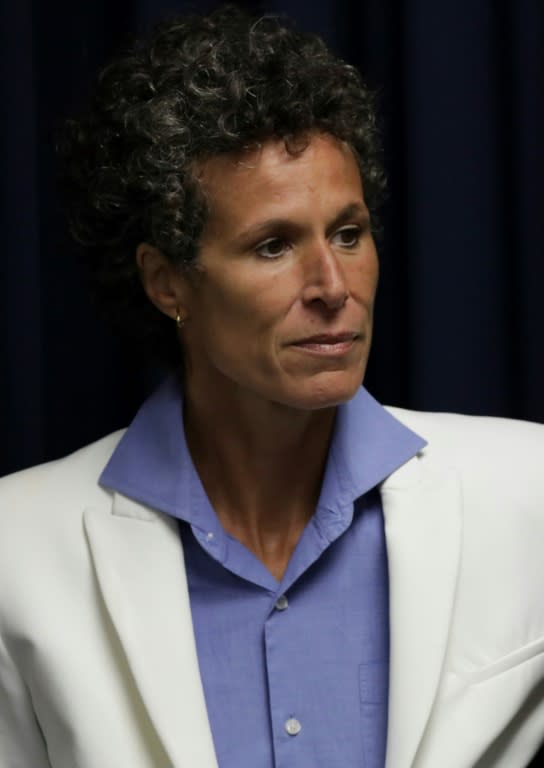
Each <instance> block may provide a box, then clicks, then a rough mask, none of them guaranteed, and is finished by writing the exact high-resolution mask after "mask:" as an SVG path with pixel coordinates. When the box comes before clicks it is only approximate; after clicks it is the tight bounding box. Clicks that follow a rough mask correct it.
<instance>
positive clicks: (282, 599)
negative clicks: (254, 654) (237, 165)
mask: <svg viewBox="0 0 544 768" xmlns="http://www.w3.org/2000/svg"><path fill="white" fill-rule="evenodd" d="M288 605H289V600H288V599H287V598H286V596H285V595H280V596H279V597H278V599H277V600H276V609H277V610H278V611H284V610H285V609H286V608H287V606H288ZM287 722H289V721H287ZM297 733H298V731H297Z"/></svg>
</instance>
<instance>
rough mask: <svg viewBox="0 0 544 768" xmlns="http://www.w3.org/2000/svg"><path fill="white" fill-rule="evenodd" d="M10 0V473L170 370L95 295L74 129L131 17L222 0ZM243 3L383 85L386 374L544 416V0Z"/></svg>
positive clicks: (437, 402) (97, 425) (371, 383)
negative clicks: (74, 116) (73, 210)
mask: <svg viewBox="0 0 544 768" xmlns="http://www.w3.org/2000/svg"><path fill="white" fill-rule="evenodd" d="M0 2H2V3H3V5H2V6H0V7H1V11H0V14H1V15H0V74H1V78H0V89H1V90H0V97H1V98H0V103H1V105H2V118H1V120H0V158H1V165H0V171H1V173H0V186H1V214H0V215H1V228H0V238H1V239H0V242H1V245H2V250H1V258H0V327H1V333H0V361H1V363H0V365H1V368H0V429H1V438H2V439H1V441H0V451H1V453H0V474H4V473H7V472H10V471H13V470H15V469H18V468H21V467H24V466H28V465H30V464H34V463H37V462H41V461H44V460H47V459H51V458H56V457H58V456H61V455H62V454H65V453H67V452H69V451H71V450H74V449H75V448H77V447H79V446H81V445H83V444H84V443H87V442H89V441H91V440H94V439H95V438H98V437H99V436H101V435H103V434H105V433H107V432H109V431H112V430H113V429H116V428H118V427H120V426H123V425H125V424H126V423H127V422H128V421H129V420H130V418H131V416H132V414H133V413H134V411H135V409H136V408H137V406H138V404H139V403H140V402H141V400H142V399H143V397H144V396H145V394H146V393H147V392H148V390H149V388H150V386H151V385H152V383H153V382H154V380H155V379H156V374H155V372H150V371H142V370H141V369H140V368H139V367H138V365H137V364H136V361H135V360H134V359H132V358H130V357H129V355H128V353H127V352H126V351H125V350H124V349H123V347H122V345H121V343H120V342H119V341H118V340H117V339H116V338H114V337H112V334H111V333H110V332H109V330H108V328H107V327H106V326H105V325H104V324H103V323H102V321H101V320H100V318H99V317H98V316H97V313H96V312H95V310H94V308H93V307H92V305H91V302H90V300H89V298H88V296H87V291H86V287H85V283H84V279H83V277H82V274H81V271H80V268H79V265H78V261H77V258H76V251H75V249H74V247H73V246H72V244H71V242H70V240H69V236H68V234H67V231H66V225H65V222H64V219H63V216H62V212H61V210H60V207H59V202H58V198H57V194H56V190H55V165H56V162H55V151H54V144H55V132H56V131H57V130H58V127H59V125H60V124H61V122H62V120H63V119H64V118H65V117H66V116H67V115H69V114H70V113H72V112H73V111H74V110H75V109H77V108H78V107H79V106H80V105H81V104H82V103H85V101H86V100H87V98H88V94H89V91H90V88H91V84H92V81H93V79H94V76H95V74H96V72H97V70H98V68H99V67H100V66H102V65H103V64H104V63H105V62H106V61H107V59H108V58H109V57H110V56H111V55H112V54H113V53H114V52H115V51H116V50H118V49H119V47H120V46H122V45H123V44H124V43H126V42H127V41H128V40H129V39H130V37H131V36H132V35H135V34H136V35H137V34H140V33H142V32H145V31H146V30H147V29H149V27H150V26H151V25H152V23H154V22H155V21H157V20H159V19H161V18H164V17H165V16H169V15H172V14H174V13H175V12H179V11H184V10H186V9H187V8H189V7H191V8H192V9H196V10H203V11H205V10H207V9H211V8H212V7H214V6H215V5H216V3H213V2H200V3H195V2H193V3H192V4H191V5H189V4H188V3H184V2H181V1H180V0H178V2H175V0H114V1H113V0H79V1H78V2H77V3H70V4H66V5H64V4H62V3H60V2H59V0H49V2H47V3H46V2H45V1H44V0H42V2H40V1H39V0H17V2H14V0H0ZM241 4H242V5H245V6H248V7H250V8H259V9H260V10H265V11H267V12H278V11H279V12H287V13H288V14H289V15H291V16H293V17H294V18H295V19H296V20H297V21H298V24H299V26H300V27H302V28H305V29H307V30H312V31H315V32H318V33H320V34H321V35H323V36H324V37H325V38H326V40H327V41H328V42H329V44H330V45H331V46H332V48H333V49H334V50H335V51H336V52H337V53H338V54H340V55H341V56H342V57H344V58H346V59H347V60H348V61H350V62H351V63H353V64H356V65H357V66H358V67H359V68H360V69H361V71H362V72H363V73H364V76H365V79H366V80H367V82H368V83H369V84H370V86H371V87H372V88H374V89H377V90H378V92H379V98H380V104H381V114H382V122H383V131H384V139H385V151H386V165H387V168H388V172H389V178H390V198H389V201H388V203H387V204H386V206H385V208H384V210H383V212H382V220H383V225H384V230H385V235H384V239H383V242H382V244H381V246H380V250H381V258H382V280H381V287H380V291H379V296H378V305H377V317H376V333H375V341H374V349H373V353H372V355H371V362H370V368H369V372H368V377H367V380H366V383H367V386H368V387H369V389H370V390H371V391H372V392H373V394H375V395H376V396H377V397H378V398H379V399H380V400H382V401H384V402H388V403H391V404H395V405H402V406H406V407H411V408H421V409H430V410H453V411H462V412H467V413H475V414H490V415H499V416H511V417H517V418H523V419H532V420H536V421H542V422H544V313H543V304H544V245H543V243H544V226H543V219H544V206H543V202H544V192H543V180H544V173H543V171H544V148H543V144H544V98H543V93H544V2H542V0H511V1H510V2H505V1H502V2H500V1H493V0H404V1H401V0H397V1H396V2H394V1H393V0H351V2H350V1H349V0H325V1H323V2H311V1H310V0H285V1H284V2H263V3H251V2H245V3H241ZM543 460H544V457H543ZM543 463H544V462H543Z"/></svg>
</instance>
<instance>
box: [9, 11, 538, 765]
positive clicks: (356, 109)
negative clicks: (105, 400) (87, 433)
mask: <svg viewBox="0 0 544 768" xmlns="http://www.w3.org/2000/svg"><path fill="white" fill-rule="evenodd" d="M64 155H65V163H66V169H67V173H66V180H67V200H68V201H69V205H70V209H71V221H72V228H73V231H74V234H75V235H76V237H77V238H78V240H79V241H80V242H81V243H82V245H83V246H84V249H85V252H86V253H87V256H88V263H89V267H90V269H91V273H92V274H93V276H94V279H95V283H96V286H97V291H98V293H99V295H100V296H101V297H102V300H103V302H104V305H105V307H106V308H107V309H108V311H109V313H110V315H111V317H112V320H113V321H114V323H116V325H117V327H118V328H120V327H123V329H124V331H125V332H128V333H129V334H131V335H132V337H133V339H136V340H137V341H138V342H139V343H141V344H146V345H147V347H148V348H149V349H150V350H152V351H153V352H154V353H159V354H160V355H161V356H162V357H163V359H164V360H168V361H169V363H170V365H171V367H172V370H173V372H174V374H173V376H172V377H171V378H170V379H168V380H167V381H166V382H165V383H164V384H163V386H162V387H161V388H160V389H159V390H158V391H157V392H156V393H155V394H154V395H153V396H152V397H151V398H150V399H149V400H148V401H147V402H146V403H145V404H144V405H143V407H142V409H141V410H140V412H139V413H138V415H137V416H136V418H135V420H134V422H133V423H132V425H131V426H130V427H129V429H128V430H127V431H126V432H124V433H116V434H114V435H110V436H108V437H106V438H104V439H103V440H101V441H99V442H98V443H96V444H94V445H92V446H88V447H87V448H84V449H82V450H81V451H79V452H78V453H76V454H74V455H73V456H70V457H68V458H66V459H64V460H62V461H60V462H55V463H53V464H50V465H45V466H43V467H38V468H35V469H33V470H30V471H28V472H25V473H22V474H19V475H17V476H13V477H11V478H7V479H5V480H4V481H3V482H2V485H1V486H0V510H1V516H0V641H1V645H0V654H1V655H0V686H1V690H2V698H1V700H0V701H1V703H0V736H1V738H0V757H1V760H0V762H1V764H2V766H4V765H5V766H6V767H7V768H15V766H22V765H24V766H32V767H33V768H45V766H51V767H52V768H68V767H70V768H73V766H76V765H77V766H78V768H91V767H92V768H98V766H99V767H100V768H109V766H111V767H112V768H113V766H115V767H116V768H117V767H118V766H130V768H140V767H141V768H144V766H145V767H146V768H149V767H150V766H176V767H178V766H179V767H180V768H185V767H186V768H212V767H215V766H220V768H231V767H235V768H245V767H246V766H247V767H249V766H251V768H254V767H255V766H259V767H261V766H262V767H263V768H272V766H283V765H286V766H290V765H293V766H297V768H306V766H308V767H309V766H312V768H314V767H316V766H318V767H321V766H323V768H325V767H326V768H332V767H333V766H339V767H340V766H341V767H342V768H349V766H360V765H365V766H367V768H368V766H376V767H377V766H384V765H385V764H386V765H387V768H406V766H412V765H413V766H415V767H416V768H431V767H433V768H434V767H435V766H437V765H440V766H446V767H447V766H451V767H452V768H453V767H454V766H455V768H460V767H461V766H467V767H468V766H474V765H478V766H481V768H483V767H484V766H499V765H505V766H506V765H508V766H509V768H515V766H522V765H525V764H526V763H527V761H528V760H529V759H530V757H531V755H532V754H533V753H534V752H535V750H536V748H537V746H538V743H539V739H540V736H541V733H542V727H543V724H544V706H543V703H542V690H543V688H542V686H543V682H542V681H543V677H544V662H543V654H542V651H543V650H544V615H543V611H542V608H541V599H540V595H541V591H540V590H541V585H542V580H543V577H544V566H543V565H542V558H541V557H540V551H539V550H540V547H539V545H538V543H537V542H538V538H539V537H538V534H542V532H543V528H544V521H543V519H542V507H543V503H542V502H543V496H544V493H543V489H542V482H541V479H540V474H541V473H540V471H539V468H540V466H541V460H542V456H543V455H544V435H543V431H542V428H540V427H537V426H534V425H526V424H525V425H523V424H514V423H508V422H500V421H498V420H486V421H483V420H479V419H470V418H464V417H453V416H447V415H424V414H419V415H418V414H410V413H408V412H397V413H396V415H393V414H392V413H390V412H388V411H386V410H385V409H384V408H382V407H381V406H380V405H378V404H377V403H376V402H375V401H374V400H373V399H372V398H371V397H370V395H368V393H366V392H365V390H363V389H362V388H361V387H360V384H361V381H362V379H363V376H364V371H365V367H366V362H367V358H368V352H369V347H370V339H371V334H372V309H373V302H374V294H375V289H376V282H377V275H378V264H377V257H376V249H375V245H374V241H373V236H372V226H371V220H370V213H369V211H370V210H373V209H374V208H375V206H376V204H377V203H378V201H379V198H380V195H381V193H382V191H383V174H382V171H381V168H380V165H379V162H378V157H379V150H378V147H377V142H376V135H375V121H374V115H373V112H372V101H371V98H370V96H369V94H368V92H367V91H366V89H365V88H364V86H362V84H361V82H360V80H359V77H358V76H357V74H356V73H355V71H354V70H353V69H352V68H351V67H349V66H347V65H346V64H344V63H343V62H341V61H338V60H337V59H335V58H334V57H333V56H332V55H331V54H330V53H329V52H328V51H327V50H326V48H325V47H324V45H323V43H322V42H321V41H320V40H318V39H316V38H313V37H308V36H304V35H301V34H299V33H296V32H294V31H292V30H291V29H289V28H288V27H287V26H286V25H284V24H281V23H279V22H278V21H277V20H274V19H261V20H258V21H256V20H254V19H250V18H248V17H246V16H245V15H244V14H243V13H241V12H239V11H236V10H233V9H224V10H222V11H219V12H217V13H215V14H212V15H211V16H209V17H204V18H186V19H182V20H178V21H174V22H172V23H170V24H167V25H165V26H163V27H162V28H160V29H159V30H158V31H157V32H156V33H155V34H154V36H153V37H152V38H151V39H150V40H149V41H147V42H144V43H140V44H137V45H136V46H135V47H134V48H133V49H132V50H131V51H130V52H129V53H128V54H126V55H125V56H122V57H121V58H119V59H117V60H116V61H115V62H113V63H112V64H111V65H110V66H109V67H108V68H106V70H105V71H104V72H103V73H102V75H101V77H100V80H99V84H98V88H97V94H96V99H95V102H94V104H93V107H92V110H91V111H90V113H89V115H88V116H86V117H85V118H84V119H82V120H80V121H79V122H74V123H72V124H71V126H70V128H69V131H68V132H67V136H66V140H65V143H64ZM407 425H409V426H407ZM412 428H413V429H415V430H416V432H413V431H412ZM419 434H421V435H422V436H423V437H420V436H419ZM426 441H428V447H425V446H426ZM505 445H506V446H508V453H507V452H506V451H505V450H504V446H505ZM539 455H540V460H538V459H537V457H538V456H539ZM529 489H530V490H529ZM520 520H521V522H522V523H523V525H520ZM528 534H530V535H529V536H528ZM484 542H485V545H486V556H485V562H484V563H482V561H481V547H482V544H483V543H484ZM22 551H23V552H24V554H25V567H24V568H21V567H20V565H19V560H20V557H21V552H22ZM526 574H530V580H529V578H528V577H527V575H526ZM513 584H516V585H517V589H519V588H521V587H523V590H524V600H523V605H519V604H518V603H517V602H516V598H517V597H518V591H517V589H516V588H514V589H512V585H513ZM484 610H485V617H483V611H484ZM475 722H477V723H478V729H477V731H476V732H475V730H474V723H475Z"/></svg>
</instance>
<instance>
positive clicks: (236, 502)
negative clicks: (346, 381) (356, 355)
mask: <svg viewBox="0 0 544 768" xmlns="http://www.w3.org/2000/svg"><path fill="white" fill-rule="evenodd" d="M334 415H335V409H334V408H329V409H324V410H317V411H297V410H294V409H292V408H288V407H285V406H282V405H279V404H275V403H260V404H259V405H258V407H257V406H256V404H255V403H251V402H249V401H247V400H245V399H243V398H242V399H241V401H240V402H237V403H233V402H228V403H226V402H225V401H224V400H223V399H222V398H203V399H199V398H198V397H193V396H191V393H190V392H188V393H186V397H185V431H186V438H187V444H188V447H189V450H190V452H191V455H192V458H193V461H194V464H195V467H196V469H197V471H198V474H199V476H200V479H201V481H202V484H203V486H204V488H205V490H206V493H207V495H208V497H209V499H210V501H211V503H212V505H213V507H214V509H215V512H216V514H217V516H218V518H219V520H220V522H221V524H222V525H223V527H224V528H225V530H226V531H228V533H230V534H231V535H232V536H234V537H235V538H237V539H238V540H239V541H241V542H242V543H243V544H245V546H247V547H248V549H250V550H251V551H252V552H253V553H254V554H255V555H256V556H257V557H258V558H259V559H260V560H261V561H262V562H263V563H264V564H265V565H266V566H267V567H268V568H269V570H270V571H271V572H272V573H273V575H274V576H275V577H276V578H278V579H279V578H281V576H282V575H283V572H284V570H285V567H286V566H287V563H288V561H289V557H290V555H291V553H292V551H293V549H294V548H295V546H296V544H297V542H298V539H299V538H300V535H301V534H302V531H303V530H304V527H305V526H306V524H307V522H308V520H309V519H310V517H311V516H312V514H313V512H314V510H315V506H316V504H317V500H318V497H319V492H320V488H321V481H322V477H323V472H324V468H325V464H326V460H327V454H328V448H329V442H330V437H331V434H332V429H333V425H334Z"/></svg>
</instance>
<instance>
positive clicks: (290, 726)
mask: <svg viewBox="0 0 544 768" xmlns="http://www.w3.org/2000/svg"><path fill="white" fill-rule="evenodd" d="M285 730H286V731H287V733H288V734H289V736H296V735H297V734H298V733H300V732H301V730H302V726H301V724H300V723H299V721H298V720H297V719H296V717H290V718H289V720H286V721H285Z"/></svg>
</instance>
